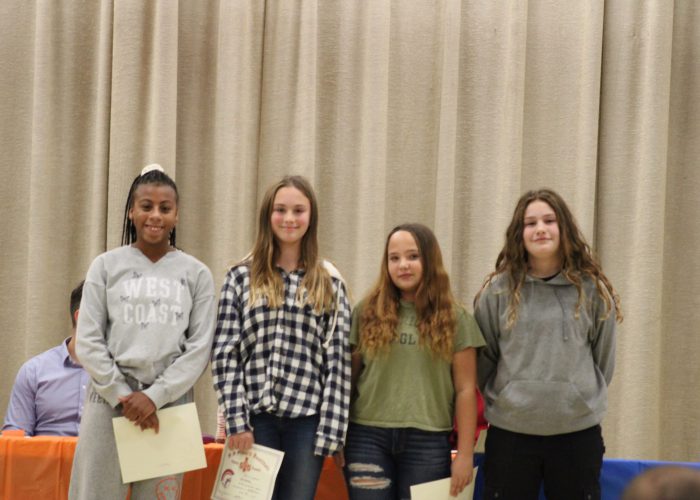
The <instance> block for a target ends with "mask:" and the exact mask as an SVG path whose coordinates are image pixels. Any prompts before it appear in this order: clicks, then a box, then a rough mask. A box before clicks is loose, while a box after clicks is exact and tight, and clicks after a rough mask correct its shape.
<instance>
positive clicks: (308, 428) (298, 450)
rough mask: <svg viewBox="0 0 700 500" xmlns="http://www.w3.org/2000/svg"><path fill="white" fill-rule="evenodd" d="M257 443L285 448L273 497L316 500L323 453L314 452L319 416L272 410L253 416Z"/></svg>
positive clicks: (251, 420) (277, 448)
mask: <svg viewBox="0 0 700 500" xmlns="http://www.w3.org/2000/svg"><path fill="white" fill-rule="evenodd" d="M250 424H251V425H252V426H253V429H254V430H253V437H254V438H255V442H256V443H257V444H261V445H263V446H267V447H269V448H274V449H275V450H280V451H283V452H284V459H283V460H282V466H281V467H280V471H279V474H277V481H276V482H275V492H274V493H273V494H272V499H273V500H277V499H278V498H279V499H281V500H313V498H314V496H315V495H316V486H317V485H318V479H319V477H320V476H321V468H322V467H323V459H324V457H319V456H316V455H314V440H315V439H316V429H317V428H318V416H316V415H314V416H311V417H299V418H286V417H276V416H275V415H271V414H269V413H260V414H258V415H253V416H252V417H250Z"/></svg>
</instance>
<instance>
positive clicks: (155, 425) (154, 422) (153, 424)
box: [139, 413, 160, 434]
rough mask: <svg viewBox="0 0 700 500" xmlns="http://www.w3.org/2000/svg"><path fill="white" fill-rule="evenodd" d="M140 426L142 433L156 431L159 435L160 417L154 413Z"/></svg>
mask: <svg viewBox="0 0 700 500" xmlns="http://www.w3.org/2000/svg"><path fill="white" fill-rule="evenodd" d="M139 426H140V427H141V430H142V431H145V430H146V429H153V430H154V431H156V434H158V430H159V429H160V422H159V421H158V415H157V414H155V413H153V414H152V415H151V416H150V417H146V418H145V419H144V420H142V421H141V423H140V424H139Z"/></svg>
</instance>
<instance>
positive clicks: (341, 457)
mask: <svg viewBox="0 0 700 500" xmlns="http://www.w3.org/2000/svg"><path fill="white" fill-rule="evenodd" d="M333 461H334V462H335V465H336V466H337V467H338V468H339V469H342V468H343V467H345V452H344V451H343V448H338V451H336V452H335V453H334V454H333Z"/></svg>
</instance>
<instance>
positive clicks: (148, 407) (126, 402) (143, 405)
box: [119, 392, 156, 429]
mask: <svg viewBox="0 0 700 500" xmlns="http://www.w3.org/2000/svg"><path fill="white" fill-rule="evenodd" d="M119 402H120V403H121V404H122V415H124V416H125V417H126V418H127V419H129V420H130V421H132V422H133V423H134V424H135V425H138V426H141V424H142V423H143V422H144V421H145V420H146V419H147V418H148V417H150V416H151V415H154V414H155V412H156V405H155V403H153V401H151V398H149V397H148V396H146V395H145V394H144V393H143V392H132V393H131V394H129V395H128V396H125V397H121V398H119ZM151 423H152V421H151ZM141 428H142V429H143V426H141ZM149 428H150V427H149Z"/></svg>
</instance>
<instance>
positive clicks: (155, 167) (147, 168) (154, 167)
mask: <svg viewBox="0 0 700 500" xmlns="http://www.w3.org/2000/svg"><path fill="white" fill-rule="evenodd" d="M153 170H157V171H159V172H163V173H165V170H163V167H161V166H160V165H158V164H157V163H151V164H150V165H146V166H145V167H143V170H141V175H146V174H147V173H148V172H152V171H153Z"/></svg>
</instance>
